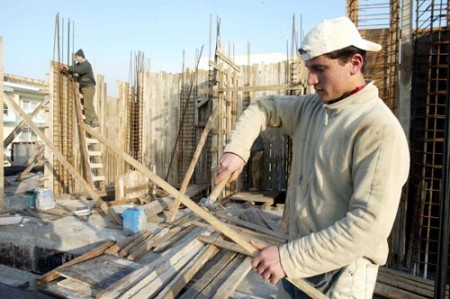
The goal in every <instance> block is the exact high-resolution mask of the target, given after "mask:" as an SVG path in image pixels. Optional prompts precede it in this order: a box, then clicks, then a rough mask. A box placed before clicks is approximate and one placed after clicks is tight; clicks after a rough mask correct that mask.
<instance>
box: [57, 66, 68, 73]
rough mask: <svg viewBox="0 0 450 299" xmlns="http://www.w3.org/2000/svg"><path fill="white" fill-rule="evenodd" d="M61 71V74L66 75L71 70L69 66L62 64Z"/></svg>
mask: <svg viewBox="0 0 450 299" xmlns="http://www.w3.org/2000/svg"><path fill="white" fill-rule="evenodd" d="M59 70H60V72H61V73H64V74H66V73H67V72H68V71H69V68H68V67H67V65H65V64H62V65H61V66H60V68H59Z"/></svg>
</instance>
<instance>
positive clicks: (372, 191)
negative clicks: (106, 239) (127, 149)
mask: <svg viewBox="0 0 450 299" xmlns="http://www.w3.org/2000/svg"><path fill="white" fill-rule="evenodd" d="M379 50H381V46H380V45H379V44H376V43H373V42H371V41H368V40H365V39H363V38H362V37H361V36H360V34H359V32H358V30H357V28H356V26H355V25H354V24H353V23H352V22H351V20H350V19H349V18H347V17H340V18H335V19H329V20H323V21H322V22H320V23H319V24H318V25H317V26H316V27H314V28H313V29H312V30H311V31H310V32H309V33H308V34H307V35H306V36H305V38H304V39H303V42H302V46H301V49H300V50H299V52H300V54H301V57H302V60H303V61H304V62H305V65H306V67H307V69H308V71H309V74H308V77H307V84H308V85H312V86H313V87H314V89H315V93H314V94H308V95H302V96H266V97H263V98H261V99H259V100H258V101H256V102H255V103H254V104H252V105H250V106H249V108H248V109H246V111H245V112H244V113H243V114H242V116H241V117H240V118H239V120H238V122H237V124H236V128H235V130H234V131H233V133H232V135H231V138H230V142H229V143H228V144H227V146H226V147H225V149H224V155H223V156H222V158H221V161H220V166H219V169H218V176H217V179H216V183H219V182H220V181H221V180H223V179H224V178H225V177H226V176H227V175H228V174H229V173H233V172H234V174H233V176H232V177H231V179H232V180H234V179H236V178H237V176H238V175H239V173H240V172H241V171H242V169H243V167H244V165H245V163H246V162H247V159H248V157H249V154H250V147H251V145H252V143H253V141H254V140H255V139H256V137H257V136H258V135H259V134H260V131H262V130H264V129H266V128H267V127H276V128H280V129H281V130H282V131H283V132H284V133H286V134H288V135H289V136H291V138H292V146H293V150H292V153H293V157H292V166H291V174H290V181H289V182H290V183H289V186H288V191H287V198H286V206H285V213H287V217H285V218H287V226H286V227H287V230H288V231H287V233H288V240H287V241H286V242H285V243H283V244H281V245H279V246H267V245H265V244H262V243H261V242H252V244H253V245H254V246H255V247H256V248H257V249H259V250H260V252H259V254H258V255H256V256H255V257H254V258H253V260H252V265H253V267H254V268H255V269H256V271H257V273H258V274H259V275H261V277H262V278H263V279H264V280H266V281H270V282H271V283H272V284H276V283H277V282H278V281H279V280H281V279H282V278H284V277H286V276H287V277H289V278H291V279H296V278H305V279H306V280H307V281H309V282H310V283H311V284H312V285H313V286H314V287H316V288H317V289H318V290H320V291H321V292H322V293H324V294H325V295H326V296H327V297H328V298H371V297H372V294H373V291H374V287H375V283H376V277H377V273H378V267H379V265H383V264H385V262H386V260H387V256H388V242H387V239H388V236H389V234H390V232H391V229H392V226H393V223H394V219H395V217H396V213H397V209H398V204H399V200H400V197H401V192H402V186H403V185H404V184H405V182H406V180H407V178H408V172H409V164H410V162H409V161H410V158H409V148H408V142H407V139H406V136H405V134H404V131H403V129H402V127H401V125H400V123H399V122H398V120H397V118H396V117H395V116H394V114H393V113H392V112H391V111H390V109H389V108H388V107H387V106H386V105H385V103H384V102H383V101H382V100H381V99H380V98H379V96H378V89H377V87H376V86H375V84H374V82H373V81H366V80H365V78H364V75H363V68H364V63H365V53H366V51H379ZM283 297H286V298H308V297H307V296H306V295H305V294H304V293H303V292H302V291H301V290H299V289H297V288H296V287H295V286H294V285H292V284H290V283H289V282H288V281H287V280H286V279H284V280H282V283H281V284H280V294H279V297H277V298H283Z"/></svg>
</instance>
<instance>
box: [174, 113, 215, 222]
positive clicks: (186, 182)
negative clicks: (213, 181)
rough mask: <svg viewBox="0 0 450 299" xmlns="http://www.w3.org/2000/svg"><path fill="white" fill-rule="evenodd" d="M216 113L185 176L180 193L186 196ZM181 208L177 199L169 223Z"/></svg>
mask: <svg viewBox="0 0 450 299" xmlns="http://www.w3.org/2000/svg"><path fill="white" fill-rule="evenodd" d="M215 116H216V113H215V112H213V114H211V115H210V116H209V118H208V121H207V123H206V126H205V129H204V130H203V133H202V136H201V137H200V141H199V143H198V145H197V148H196V149H195V152H194V156H193V157H192V161H191V164H190V165H189V168H188V170H187V171H186V175H185V176H184V179H183V182H181V187H180V193H181V194H184V193H185V192H186V189H187V187H188V185H189V181H190V180H191V177H192V174H193V173H194V169H195V165H196V164H197V161H198V158H199V157H200V154H201V152H202V149H203V146H204V145H205V143H206V139H207V138H208V134H209V131H210V130H211V127H212V125H213V123H214V119H215V118H216V117H215ZM179 207H180V199H179V198H176V199H175V202H174V203H173V205H172V207H171V208H170V211H169V215H168V216H167V222H172V221H173V220H174V219H175V215H176V214H177V212H178V208H179Z"/></svg>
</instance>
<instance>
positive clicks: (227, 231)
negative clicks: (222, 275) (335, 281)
mask: <svg viewBox="0 0 450 299" xmlns="http://www.w3.org/2000/svg"><path fill="white" fill-rule="evenodd" d="M83 126H84V129H85V130H86V131H87V132H88V133H89V134H91V135H92V136H94V137H95V138H97V139H98V140H99V141H100V142H101V143H103V144H104V145H105V146H106V147H108V148H109V149H110V150H112V151H113V152H114V153H115V154H117V155H119V156H120V157H121V158H122V159H124V160H125V161H126V162H127V163H129V164H130V165H132V166H133V167H134V168H136V169H137V170H139V171H141V172H142V173H143V174H144V175H146V176H147V177H148V178H149V179H150V180H152V181H153V182H154V183H155V184H157V185H158V186H160V187H161V188H162V189H164V190H165V191H166V192H167V193H169V194H170V195H172V196H173V197H175V198H179V199H180V201H181V203H182V204H184V205H185V206H186V207H187V208H189V209H190V210H191V211H192V212H194V213H195V214H196V215H197V216H199V217H200V218H202V219H203V220H205V221H206V222H208V223H209V224H210V225H211V226H212V227H213V228H214V229H215V230H217V231H218V232H220V233H222V234H224V235H225V236H227V237H228V238H230V239H231V240H233V241H234V242H236V243H237V244H238V245H240V246H242V247H243V248H244V250H246V251H247V252H248V255H250V256H254V255H256V254H257V253H258V250H257V249H256V248H255V247H253V245H251V244H250V243H249V242H247V241H246V240H245V239H244V238H242V237H241V236H240V234H238V233H236V232H235V231H234V230H233V229H231V228H230V227H229V226H227V225H226V224H224V223H222V222H221V221H220V220H219V219H217V218H216V217H214V216H213V215H211V214H210V213H208V212H207V211H205V210H204V209H203V208H202V207H200V206H199V205H197V204H196V203H195V202H194V201H193V200H192V199H190V198H189V197H187V196H186V195H184V194H182V193H181V192H179V191H178V190H177V189H175V188H174V187H173V186H172V185H170V184H169V183H168V182H166V181H165V180H163V179H162V178H161V177H159V176H158V175H156V174H154V173H153V172H152V171H150V170H149V169H148V168H147V167H145V166H144V165H142V164H141V163H140V162H139V161H137V160H136V159H134V158H133V157H131V156H130V155H128V154H127V153H125V152H123V151H122V150H120V149H119V148H118V147H117V146H115V145H114V144H111V143H110V142H108V140H107V139H106V138H104V137H103V136H101V135H100V134H98V133H97V132H95V131H94V130H93V129H92V128H90V127H88V126H87V125H83ZM287 279H288V280H289V281H290V282H291V283H292V284H294V285H295V286H296V287H298V288H299V289H301V290H302V291H303V292H305V293H306V294H307V295H309V296H311V297H312V298H313V299H315V298H317V299H325V298H327V297H326V296H325V295H323V294H322V293H321V292H320V291H318V290H316V289H315V288H314V287H313V286H311V285H310V284H309V283H308V282H306V281H305V280H303V279H295V280H294V279H290V278H287Z"/></svg>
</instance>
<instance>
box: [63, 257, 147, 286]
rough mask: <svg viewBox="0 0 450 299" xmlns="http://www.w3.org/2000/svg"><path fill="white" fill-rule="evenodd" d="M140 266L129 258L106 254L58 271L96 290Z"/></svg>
mask: <svg viewBox="0 0 450 299" xmlns="http://www.w3.org/2000/svg"><path fill="white" fill-rule="evenodd" d="M140 267H141V265H140V264H137V263H134V262H131V261H129V260H126V259H122V258H120V257H116V256H113V255H107V254H104V255H101V256H98V257H96V258H94V259H91V260H88V261H85V262H83V263H79V264H76V265H73V266H70V267H67V268H64V269H60V270H58V271H57V272H58V273H59V274H60V275H61V276H63V277H66V278H70V279H73V280H75V281H78V282H81V283H84V284H86V285H88V286H89V287H90V288H92V289H94V290H101V289H104V288H107V287H109V286H110V285H112V284H113V283H115V282H117V281H119V280H120V279H122V278H123V277H124V276H126V275H128V274H130V273H131V272H133V271H135V270H136V269H139V268H140Z"/></svg>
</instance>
